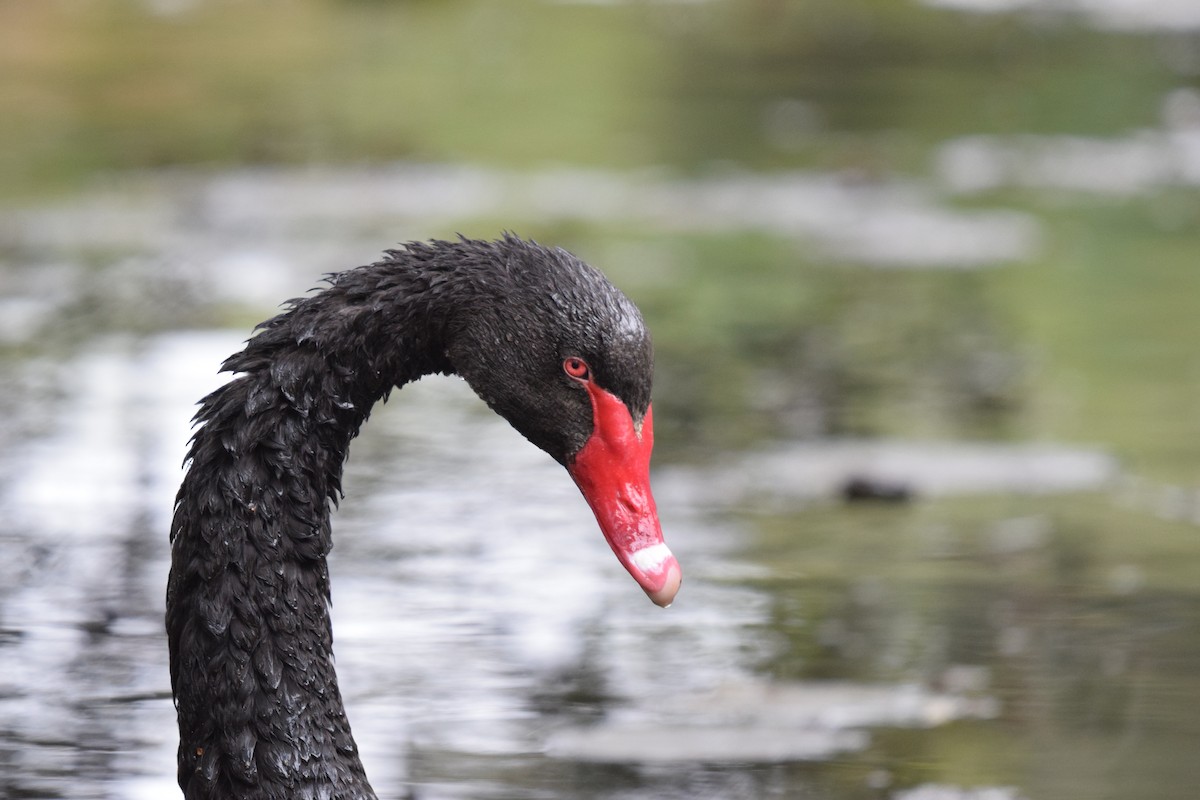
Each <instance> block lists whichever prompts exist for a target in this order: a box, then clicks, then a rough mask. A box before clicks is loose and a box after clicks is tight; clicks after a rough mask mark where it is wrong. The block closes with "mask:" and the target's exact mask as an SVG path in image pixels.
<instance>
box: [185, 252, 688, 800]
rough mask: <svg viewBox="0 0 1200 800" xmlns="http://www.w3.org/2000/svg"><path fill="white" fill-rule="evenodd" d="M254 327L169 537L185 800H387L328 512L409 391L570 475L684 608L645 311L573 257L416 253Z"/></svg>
mask: <svg viewBox="0 0 1200 800" xmlns="http://www.w3.org/2000/svg"><path fill="white" fill-rule="evenodd" d="M329 282H330V285H329V286H328V287H327V288H325V289H324V290H322V291H321V292H319V293H317V294H314V295H311V296H308V297H306V298H303V299H298V300H293V301H291V302H290V304H289V307H288V309H287V310H286V311H285V312H284V313H282V314H280V315H279V316H277V317H275V318H273V319H271V320H269V321H267V322H264V323H263V324H262V325H260V326H259V331H258V333H257V334H256V335H255V336H254V337H252V338H251V339H250V340H249V342H248V343H247V345H246V347H245V349H244V350H242V351H241V352H239V353H236V354H234V355H233V356H231V357H230V358H229V359H228V360H227V361H226V362H225V363H224V364H223V365H222V370H223V371H228V372H233V373H238V375H237V377H235V378H234V379H232V380H231V381H230V382H229V383H227V384H225V385H224V386H223V387H222V388H220V389H218V390H217V391H215V392H213V393H212V394H210V395H209V396H208V397H206V398H204V400H203V401H201V405H200V410H199V412H197V414H196V421H197V424H198V425H199V426H200V427H199V428H198V430H197V432H196V434H195V436H194V437H193V439H192V442H191V448H190V450H189V453H188V460H189V466H188V470H187V474H186V475H185V477H184V479H183V484H182V486H181V487H180V489H179V494H178V496H177V498H176V504H175V515H174V519H173V521H172V524H171V573H170V578H169V581H168V586H167V615H166V627H167V633H168V639H169V645H170V663H171V687H172V691H173V692H174V696H175V705H176V709H177V713H178V721H179V784H180V786H181V787H182V789H183V793H184V795H185V797H187V798H264V799H265V798H288V800H299V799H300V798H373V797H374V796H375V795H374V792H373V791H372V790H371V787H370V785H369V783H368V782H367V779H366V777H365V775H364V773H363V767H362V763H361V762H360V760H359V756H358V750H357V747H356V746H355V744H354V740H353V738H352V737H351V734H350V725H349V722H348V721H347V719H346V714H345V711H344V709H343V707H342V700H341V695H340V694H339V692H338V686H337V681H336V678H335V675H334V666H333V657H332V631H331V629H330V619H329V609H328V604H329V573H328V568H327V566H326V555H327V554H328V553H329V550H330V547H331V539H330V521H329V518H330V507H331V504H334V503H336V502H337V500H338V498H339V496H340V484H341V473H342V463H343V461H344V459H345V456H346V451H347V448H348V447H349V445H350V440H351V439H352V438H353V437H354V436H355V435H356V434H357V433H358V430H359V427H360V426H361V425H362V424H363V422H364V421H365V420H366V418H367V415H368V413H369V412H370V410H371V407H372V405H373V404H374V403H375V402H376V401H377V400H379V399H380V398H383V397H386V396H387V394H388V393H389V392H390V391H391V389H392V388H393V387H399V386H403V385H404V384H406V383H408V382H410V381H413V380H416V379H417V378H420V377H421V376H422V375H426V374H430V373H446V374H451V373H456V374H458V375H461V376H462V377H463V378H464V379H466V381H467V383H468V384H470V386H471V387H472V388H473V389H474V390H475V392H476V393H477V394H478V395H479V396H480V397H482V398H483V399H484V400H485V401H486V402H487V404H488V405H489V406H491V408H492V409H493V410H495V411H496V412H497V413H498V414H500V415H501V416H502V417H504V418H505V419H507V420H508V421H509V423H510V424H512V426H513V427H514V428H516V429H517V430H518V431H519V432H520V433H522V434H523V435H524V436H525V437H526V438H528V439H529V440H530V441H531V442H533V443H534V444H535V445H537V446H538V447H540V448H541V449H542V450H544V451H546V452H547V453H548V454H550V455H551V456H552V457H553V458H554V459H555V460H557V461H558V462H559V463H561V464H563V465H564V466H565V467H566V469H567V471H568V472H569V473H570V475H571V477H572V478H573V479H574V480H575V482H576V484H577V485H578V486H579V488H580V490H581V491H582V493H583V495H584V497H585V498H586V499H587V502H588V504H589V505H590V506H591V508H592V510H593V512H594V513H595V515H596V519H597V521H598V522H599V524H600V528H601V530H602V531H603V533H604V535H605V537H606V538H607V539H608V542H609V544H610V545H611V546H612V549H613V551H614V552H615V553H616V555H617V558H618V559H619V560H620V561H621V563H622V564H623V565H624V566H625V568H626V569H627V570H628V571H629V572H630V573H631V574H632V575H633V577H634V578H635V579H636V580H637V582H638V583H639V584H640V585H641V587H642V588H643V589H644V590H645V591H646V593H647V594H648V595H649V596H650V599H651V600H653V601H654V602H655V603H657V604H658V605H661V606H666V605H668V604H670V602H671V601H672V599H673V598H674V596H675V593H676V591H677V590H678V588H679V583H680V570H679V564H678V562H677V561H676V560H675V558H674V556H672V555H671V551H670V550H668V549H667V546H666V545H665V544H664V543H663V539H662V532H661V530H660V527H659V522H658V514H657V511H656V510H655V505H654V498H653V497H652V495H651V493H650V484H649V462H650V450H651V447H652V446H653V429H652V422H651V411H650V378H651V367H652V353H651V347H650V338H649V336H648V334H647V332H646V328H645V325H644V324H643V322H642V318H641V315H640V314H639V312H638V310H637V308H636V307H635V306H634V305H633V303H631V302H630V301H629V300H628V299H627V298H626V297H625V296H624V295H623V294H621V292H620V291H618V290H617V289H616V288H614V287H613V285H612V284H611V283H609V282H608V280H607V279H605V278H604V276H603V275H601V274H600V273H599V272H598V271H596V270H595V269H593V268H592V267H590V266H588V265H586V264H584V263H583V262H582V261H580V260H579V259H577V258H575V257H574V256H572V255H571V254H570V253H567V252H566V251H564V250H560V249H548V248H544V247H542V246H540V245H538V244H536V243H534V242H529V241H525V240H522V239H519V238H517V237H515V236H511V235H506V236H505V237H504V238H503V239H501V240H499V241H495V242H483V241H474V240H469V239H461V240H459V241H455V242H441V241H435V242H429V243H410V244H407V245H404V246H403V248H402V249H399V250H390V251H387V253H386V257H385V258H384V259H383V260H382V261H379V262H377V263H375V264H371V265H369V266H365V267H359V268H357V269H351V270H348V271H346V272H342V273H338V274H335V275H333V276H331V277H330V278H329Z"/></svg>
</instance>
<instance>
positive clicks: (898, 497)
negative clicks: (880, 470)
mask: <svg viewBox="0 0 1200 800" xmlns="http://www.w3.org/2000/svg"><path fill="white" fill-rule="evenodd" d="M841 495H842V499H843V500H845V501H846V502H847V503H867V502H876V503H907V502H909V501H910V500H912V499H913V491H912V488H911V487H910V486H908V485H907V484H904V483H900V482H899V481H889V480H885V479H882V478H872V477H869V476H866V475H852V476H851V477H850V478H849V479H847V481H846V482H845V483H844V484H842V491H841Z"/></svg>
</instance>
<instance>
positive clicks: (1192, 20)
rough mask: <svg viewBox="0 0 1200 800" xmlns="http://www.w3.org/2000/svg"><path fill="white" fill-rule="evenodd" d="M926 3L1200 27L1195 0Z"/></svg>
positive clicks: (1104, 23)
mask: <svg viewBox="0 0 1200 800" xmlns="http://www.w3.org/2000/svg"><path fill="white" fill-rule="evenodd" d="M923 2H924V3H925V4H926V5H930V6H937V7H940V8H949V9H955V10H958V11H969V12H975V13H985V14H1003V13H1011V12H1014V11H1024V12H1028V13H1031V14H1037V15H1039V16H1042V17H1052V16H1054V15H1068V14H1071V15H1078V16H1079V17H1081V18H1082V19H1084V20H1086V21H1088V22H1089V23H1091V24H1092V25H1095V26H1097V27H1100V28H1108V29H1113V30H1128V31H1142V30H1179V31H1187V30H1192V29H1195V28H1200V2H1197V0H923Z"/></svg>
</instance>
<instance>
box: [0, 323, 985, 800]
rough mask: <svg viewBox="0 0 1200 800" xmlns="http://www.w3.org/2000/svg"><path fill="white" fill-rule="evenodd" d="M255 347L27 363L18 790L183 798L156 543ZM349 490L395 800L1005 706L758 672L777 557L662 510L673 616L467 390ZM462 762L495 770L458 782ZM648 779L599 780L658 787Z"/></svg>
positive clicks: (358, 454)
mask: <svg viewBox="0 0 1200 800" xmlns="http://www.w3.org/2000/svg"><path fill="white" fill-rule="evenodd" d="M240 338H241V336H240V334H237V333H232V332H213V333H178V334H167V335H161V336H155V337H150V338H148V339H140V340H139V339H132V338H121V337H115V338H112V339H108V340H105V341H103V342H100V343H97V344H95V345H93V346H91V347H89V348H88V349H87V350H86V351H84V352H83V353H81V354H79V355H78V356H76V357H75V358H73V359H71V360H70V361H67V362H65V363H62V364H59V365H54V366H53V367H46V366H44V365H37V364H34V365H30V366H29V367H28V369H29V370H30V371H33V370H37V369H50V370H51V371H52V372H53V373H54V377H52V378H49V379H46V378H44V379H43V380H49V381H50V382H52V383H56V384H58V383H59V382H60V381H61V384H60V389H61V390H62V392H63V393H62V395H61V396H59V397H57V398H56V399H54V400H52V401H50V408H49V409H48V410H47V409H43V410H42V412H39V413H48V414H49V415H50V417H51V418H52V419H53V420H55V421H56V425H55V428H54V430H53V431H52V432H50V433H49V434H48V435H45V436H33V437H30V438H26V439H24V440H23V441H20V442H18V443H16V444H15V445H13V446H11V447H10V448H9V449H8V450H7V452H6V454H5V458H4V461H3V467H4V474H5V475H6V476H7V480H6V482H5V491H4V494H3V496H2V498H0V513H2V514H3V516H4V518H5V520H6V524H5V526H4V532H3V537H4V542H3V544H4V552H5V554H6V558H5V561H4V564H3V566H2V567H0V569H3V570H4V576H3V577H4V580H3V582H2V585H3V586H4V587H5V589H4V590H3V594H2V595H0V598H2V600H0V602H2V604H3V605H2V610H3V612H4V619H5V627H4V629H3V638H2V639H0V662H2V663H0V675H2V676H3V677H2V678H0V681H2V683H0V719H2V720H3V723H2V725H3V727H2V728H0V753H2V758H3V763H4V764H5V774H6V777H5V779H4V781H5V782H4V784H3V786H4V788H5V790H6V792H7V793H8V794H9V795H10V796H17V795H20V796H64V797H95V796H110V797H162V796H170V795H171V793H172V792H173V785H174V777H173V763H174V741H175V740H174V735H173V725H174V716H173V709H172V707H171V702H170V699H169V690H168V682H167V670H166V661H165V642H164V639H163V635H162V627H161V614H162V591H163V582H164V578H165V574H166V570H167V566H168V549H167V545H166V538H165V531H166V529H167V527H168V523H169V512H170V507H171V499H172V496H173V492H174V489H175V486H176V485H177V482H178V479H179V478H180V474H181V473H180V469H179V464H180V460H181V458H182V454H183V447H184V442H185V441H186V439H187V436H188V427H187V419H188V417H189V415H190V411H191V407H192V403H193V402H194V400H195V398H197V397H199V396H201V395H202V394H203V393H204V392H205V391H206V390H208V389H209V388H211V387H212V386H213V385H214V382H215V380H216V379H215V377H214V373H215V368H216V366H217V364H218V363H219V362H220V360H221V359H222V358H223V357H224V355H226V354H227V353H229V352H231V351H232V350H233V349H235V348H236V347H237V346H238V342H239V339H240ZM346 485H347V493H348V496H347V498H346V501H345V502H344V504H343V510H342V511H340V512H339V513H338V514H337V516H336V523H335V525H336V541H337V546H336V548H335V552H334V557H333V562H332V571H333V575H334V587H335V588H334V626H335V631H336V636H337V657H338V666H339V673H340V676H341V680H342V683H343V687H344V692H345V695H346V698H347V704H348V706H349V713H350V716H351V720H352V722H353V724H354V727H355V730H356V733H357V735H358V738H359V741H360V743H361V746H362V751H363V757H364V760H365V762H366V764H367V766H368V769H369V772H370V774H371V775H372V777H373V780H374V782H375V784H376V786H377V788H378V790H379V791H380V792H381V794H382V795H384V796H397V795H400V794H402V793H403V787H404V786H405V785H407V783H408V782H410V781H413V782H416V783H417V784H418V785H424V786H425V790H423V791H422V793H421V794H420V796H422V797H426V796H428V797H469V796H474V797H486V796H503V795H505V794H506V792H510V791H513V790H514V787H519V786H525V787H526V788H525V789H522V791H535V790H540V791H543V792H551V794H553V793H554V792H556V791H560V790H562V788H563V787H561V786H555V785H554V784H553V783H551V784H550V785H542V786H540V788H539V784H538V782H537V781H534V782H533V783H532V784H531V785H527V781H528V780H529V779H528V778H526V777H523V776H521V775H520V773H521V772H522V771H523V770H525V769H538V768H539V765H541V764H543V762H545V763H550V764H551V766H550V767H549V772H550V774H551V775H558V779H559V780H565V781H567V784H568V785H570V784H571V782H572V781H574V780H577V776H576V777H572V776H571V772H570V771H569V770H568V771H566V772H565V773H563V767H562V766H561V765H563V764H568V765H569V764H571V763H594V762H597V761H599V762H602V763H607V764H615V763H633V764H636V763H656V764H659V765H660V766H659V767H658V769H660V770H661V769H666V770H667V771H668V773H670V772H671V770H675V771H680V770H682V771H683V772H684V773H687V772H690V769H684V768H683V767H681V766H674V767H672V766H670V765H672V764H675V765H679V764H680V763H684V764H691V763H694V762H697V761H699V762H708V761H717V762H726V761H736V762H769V763H774V762H786V761H794V760H812V759H821V758H826V757H829V756H832V755H835V754H837V753H839V752H845V751H857V750H861V749H863V748H864V747H865V746H866V745H867V742H868V741H869V737H868V736H867V734H866V733H865V732H864V730H865V729H866V728H867V727H869V726H873V725H881V724H885V725H918V726H925V725H928V724H940V723H943V722H946V721H949V720H952V719H956V718H959V717H962V716H968V717H970V716H979V715H981V714H982V715H983V716H990V715H994V713H995V709H994V707H993V704H991V703H990V701H987V702H984V704H983V705H982V706H978V705H977V703H976V704H975V705H972V704H971V703H967V705H962V704H963V703H965V702H966V701H964V700H962V699H961V698H956V697H954V696H953V695H939V694H936V693H934V694H930V693H927V692H924V691H923V690H920V689H917V688H916V687H913V686H908V685H896V686H894V687H888V686H886V685H871V686H861V687H859V686H855V685H841V686H838V687H831V688H827V689H822V688H820V687H813V686H808V687H797V688H795V689H788V688H786V687H774V688H772V687H771V686H770V685H769V684H765V683H762V681H761V678H759V677H756V675H755V669H754V666H755V664H756V663H757V662H759V661H761V660H762V659H763V658H764V657H765V655H766V652H767V650H768V649H769V643H768V641H767V639H766V638H765V637H763V636H762V635H761V631H762V630H763V628H764V626H765V624H766V622H767V616H768V611H769V598H768V596H767V595H766V594H765V593H764V592H763V591H761V590H757V589H754V588H751V587H747V586H742V585H738V581H736V580H733V581H731V580H730V579H731V578H735V577H736V576H738V575H739V574H741V575H753V574H756V573H758V572H759V571H760V568H756V567H754V566H752V565H750V564H748V563H746V562H744V561H742V560H740V559H738V558H737V557H736V556H735V555H733V552H732V551H734V550H735V549H736V538H735V537H733V536H731V534H730V531H729V530H728V529H724V528H723V527H722V526H720V525H718V524H715V523H713V522H711V521H705V520H703V519H701V518H699V517H696V516H692V515H689V514H688V513H687V510H686V508H685V507H675V508H664V523H665V525H666V527H667V530H668V535H669V537H670V539H671V541H672V542H673V544H674V546H675V548H676V550H677V552H679V554H680V557H681V558H684V559H685V560H686V562H687V564H688V580H687V587H686V590H685V592H686V593H685V594H684V595H683V596H682V597H681V600H680V602H678V603H677V604H676V606H675V607H673V608H671V609H669V610H667V611H665V612H664V611H660V610H658V609H655V608H653V607H652V606H651V605H650V604H648V603H647V602H646V600H645V598H644V597H642V595H641V592H640V591H638V590H637V587H636V586H634V585H633V584H632V583H631V582H630V581H629V580H628V579H627V576H625V575H624V573H623V572H622V571H621V569H620V568H619V566H618V565H617V564H616V562H615V560H614V559H613V558H612V555H611V553H610V552H609V550H608V547H607V546H606V545H605V544H604V542H603V540H602V539H601V537H600V536H599V535H598V533H597V531H595V530H594V523H593V521H592V520H591V517H590V514H589V513H588V511H587V508H586V506H585V504H584V503H583V501H582V499H581V498H580V497H579V496H578V493H577V491H576V490H575V488H574V486H573V485H572V484H571V483H570V481H569V480H568V479H567V476H566V475H565V474H563V472H562V470H561V468H559V467H558V466H557V465H556V464H554V463H553V462H551V461H550V460H549V459H548V458H546V457H545V456H544V455H543V454H541V453H540V452H539V451H536V450H535V449H534V448H533V447H531V446H529V445H528V444H527V443H526V442H525V441H524V440H523V439H521V438H520V437H519V436H518V435H517V434H516V433H514V432H513V431H511V430H510V429H509V428H508V427H507V425H505V424H504V423H503V422H501V421H500V420H499V419H497V418H495V417H493V416H492V415H491V414H490V413H489V412H487V411H486V409H484V408H483V407H482V404H480V403H479V402H478V401H477V400H476V399H475V398H474V397H473V395H471V394H470V392H469V391H468V390H466V389H465V386H464V385H463V384H461V382H458V381H455V380H450V379H427V380H425V381H423V382H421V383H419V384H417V385H415V386H412V387H409V388H406V389H405V390H404V391H403V392H401V393H400V394H399V395H398V396H397V397H396V399H395V400H394V401H393V402H392V403H391V404H389V405H388V406H386V407H383V408H381V409H379V410H378V412H377V413H376V414H375V415H374V417H373V418H372V420H371V421H370V423H369V426H368V428H367V435H366V436H364V437H363V438H362V439H361V440H360V441H359V442H357V443H356V446H355V447H354V448H353V450H352V457H351V461H350V464H349V469H348V473H347V481H346ZM68 487H69V488H68ZM756 632H758V633H756ZM739 687H740V688H739ZM713 692H717V694H716V695H713V694H712V693H713ZM975 702H976V701H972V703H975ZM720 704H723V705H724V707H725V709H726V710H725V711H724V712H722V711H721V710H720ZM754 709H758V711H755V710H754ZM735 712H736V713H735ZM747 715H749V716H747ZM764 715H765V716H764ZM597 722H601V723H602V724H599V725H597V724H596V723H597ZM463 759H466V760H467V761H468V762H474V761H478V762H481V763H482V764H483V765H484V766H480V767H479V769H480V771H481V772H483V773H484V774H483V775H481V776H478V777H474V776H472V775H471V774H470V771H468V773H467V774H466V775H465V776H464V775H459V774H458V770H459V769H460V767H459V766H451V765H453V764H457V763H458V762H459V761H461V760H463ZM547 759H550V760H551V761H550V762H547ZM555 763H557V764H558V765H559V766H557V767H556V766H554V764H555ZM488 764H490V765H491V766H490V767H488V766H486V765H488ZM663 765H666V766H665V767H664V766H663ZM497 772H498V773H499V774H497ZM506 772H515V773H517V774H516V775H515V776H512V777H506V776H505V773H506ZM452 777H453V778H454V779H455V780H454V781H451V778H452ZM709 780H710V783H712V782H714V781H715V783H714V785H717V784H719V783H720V781H718V780H717V779H716V778H710V779H709ZM451 783H453V784H454V788H450V785H451ZM618 783H620V782H618ZM652 785H653V783H652ZM686 785H688V784H687V783H686V782H683V783H681V784H680V788H682V787H684V786H686ZM505 786H508V787H509V788H508V789H505V788H504V787H505ZM630 791H632V789H630ZM647 791H648V792H649V793H641V792H635V793H634V794H630V793H628V791H626V792H624V793H618V794H607V793H606V792H605V790H603V788H602V787H601V786H596V787H594V792H593V793H592V794H589V795H588V796H596V797H602V796H646V797H651V796H658V794H657V791H658V790H657V789H654V790H647ZM723 791H724V790H723ZM728 791H730V792H733V793H734V794H735V795H736V794H737V791H738V790H737V788H736V781H734V784H733V785H731V786H730V787H729V789H728ZM497 793H498V794H497Z"/></svg>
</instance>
